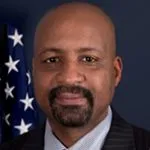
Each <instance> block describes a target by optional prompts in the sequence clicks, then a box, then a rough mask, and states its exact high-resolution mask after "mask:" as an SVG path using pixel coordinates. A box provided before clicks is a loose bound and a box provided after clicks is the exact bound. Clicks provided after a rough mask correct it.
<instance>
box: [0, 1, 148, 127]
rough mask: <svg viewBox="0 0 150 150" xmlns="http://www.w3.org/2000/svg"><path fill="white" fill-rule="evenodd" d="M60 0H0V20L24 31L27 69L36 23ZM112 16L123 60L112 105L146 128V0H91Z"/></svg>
mask: <svg viewBox="0 0 150 150" xmlns="http://www.w3.org/2000/svg"><path fill="white" fill-rule="evenodd" d="M60 2H64V1H61V0H38V1H37V0H30V1H29V0H0V22H7V23H11V24H14V25H15V26H18V27H20V28H21V29H22V31H23V32H24V43H25V54H26V57H27V62H28V65H29V66H30V69H31V58H32V42H33V34H34V29H35V26H36V23H37V22H38V21H39V19H40V17H41V16H42V15H43V13H44V12H45V11H46V10H48V9H49V8H51V7H53V6H56V5H57V4H59V3H60ZM88 2H94V3H97V4H99V5H100V6H101V7H102V8H103V9H104V10H105V11H106V12H107V13H108V14H109V15H110V16H111V18H112V19H113V21H114V23H115V25H116V29H117V44H118V45H117V51H118V54H119V55H121V56H122V58H123V62H124V70H123V79H122V82H121V84H120V86H119V88H118V89H117V91H116V94H115V98H114V100H113V106H114V107H115V109H116V110H117V112H118V113H119V114H120V115H121V116H122V117H124V118H125V119H126V120H128V122H131V123H133V124H135V125H137V126H140V127H144V128H146V129H149V130H150V9H149V8H150V1H149V0H132V1H131V0H91V1H88Z"/></svg>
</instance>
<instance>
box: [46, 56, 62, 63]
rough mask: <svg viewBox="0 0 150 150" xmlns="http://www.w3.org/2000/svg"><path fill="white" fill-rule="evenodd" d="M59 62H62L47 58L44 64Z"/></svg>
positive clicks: (55, 58)
mask: <svg viewBox="0 0 150 150" xmlns="http://www.w3.org/2000/svg"><path fill="white" fill-rule="evenodd" d="M59 61H60V60H59V58H58V57H50V58H47V59H46V60H44V62H46V63H57V62H59Z"/></svg>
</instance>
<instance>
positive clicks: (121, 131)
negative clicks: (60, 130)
mask: <svg viewBox="0 0 150 150" xmlns="http://www.w3.org/2000/svg"><path fill="white" fill-rule="evenodd" d="M44 131H45V129H44V126H42V127H40V128H37V129H34V130H32V131H30V132H28V133H26V134H24V135H21V136H19V137H17V138H16V139H15V140H13V141H11V142H8V143H5V144H3V145H2V146H0V150H44ZM149 137H150V133H149V132H147V131H145V130H143V129H140V128H137V127H134V126H132V125H130V124H128V123H127V122H126V121H125V120H123V119H122V118H121V117H120V116H119V115H118V114H117V113H116V112H114V111H113V119H112V124H111V128H110V131H109V133H108V135H107V137H106V140H105V143H104V146H103V148H102V150H150V138H149ZM50 150H51V149H50Z"/></svg>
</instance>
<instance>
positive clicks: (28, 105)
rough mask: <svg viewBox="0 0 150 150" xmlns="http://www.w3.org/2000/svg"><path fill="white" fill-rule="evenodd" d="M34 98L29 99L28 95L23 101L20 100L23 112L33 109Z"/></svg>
mask: <svg viewBox="0 0 150 150" xmlns="http://www.w3.org/2000/svg"><path fill="white" fill-rule="evenodd" d="M33 100H34V98H29V95H28V93H27V94H26V97H25V99H21V100H20V102H22V103H24V111H26V110H27V109H28V108H31V109H33V106H32V101H33Z"/></svg>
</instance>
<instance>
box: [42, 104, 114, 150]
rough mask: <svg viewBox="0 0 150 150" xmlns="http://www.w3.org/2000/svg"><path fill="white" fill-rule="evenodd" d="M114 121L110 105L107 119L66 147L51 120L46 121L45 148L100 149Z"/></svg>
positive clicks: (54, 149)
mask: <svg viewBox="0 0 150 150" xmlns="http://www.w3.org/2000/svg"><path fill="white" fill-rule="evenodd" d="M111 121H112V111H111V108H110V107H109V109H108V114H107V116H106V117H105V119H104V120H103V121H102V122H100V123H99V124H98V125H97V126H96V127H95V128H94V129H92V130H91V131H90V132H89V133H87V134H86V135H84V136H83V137H82V138H81V139H80V140H79V141H77V142H76V143H75V144H73V145H72V146H71V147H69V148H66V147H65V146H64V145H63V144H62V143H61V142H60V141H59V140H58V139H57V138H56V137H55V135H54V134H53V133H52V130H51V127H50V125H49V122H48V121H47V122H46V128H45V137H44V150H100V149H101V148H102V146H103V143H104V141H105V138H106V136H107V133H108V132H109V129H110V126H111Z"/></svg>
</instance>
